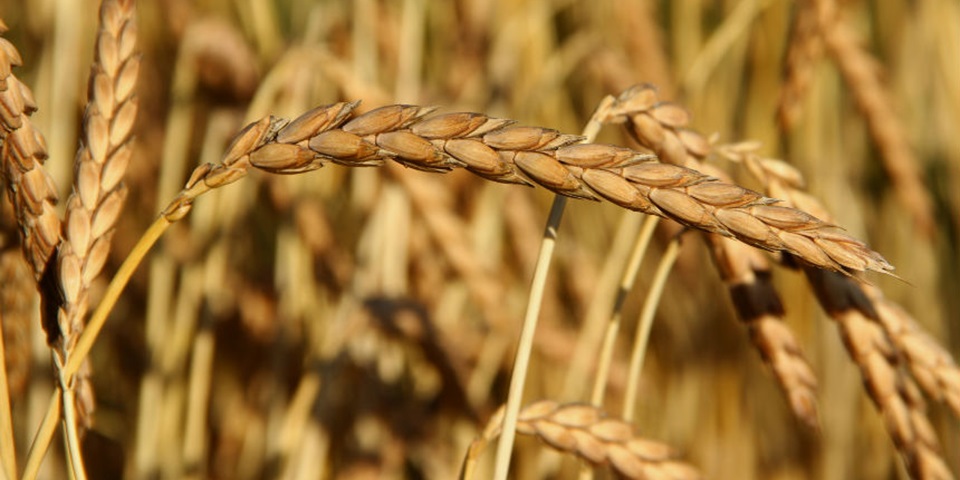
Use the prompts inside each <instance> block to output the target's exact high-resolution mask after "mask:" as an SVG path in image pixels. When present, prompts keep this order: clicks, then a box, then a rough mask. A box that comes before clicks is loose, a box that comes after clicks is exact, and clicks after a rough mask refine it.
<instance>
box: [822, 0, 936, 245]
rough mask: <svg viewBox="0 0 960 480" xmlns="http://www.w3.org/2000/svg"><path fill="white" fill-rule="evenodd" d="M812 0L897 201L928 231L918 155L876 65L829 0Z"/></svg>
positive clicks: (928, 207)
mask: <svg viewBox="0 0 960 480" xmlns="http://www.w3.org/2000/svg"><path fill="white" fill-rule="evenodd" d="M808 1H813V2H814V3H815V5H816V6H815V8H816V10H817V20H818V27H819V30H820V34H821V36H822V38H823V43H824V46H825V47H826V50H827V52H828V53H829V54H830V56H831V57H832V58H833V60H834V63H835V64H836V66H837V68H838V69H839V70H840V73H841V75H843V79H844V80H845V81H846V83H847V85H848V86H849V90H850V93H851V95H852V96H853V98H854V100H855V101H856V103H857V107H858V108H859V109H860V111H861V113H862V114H863V116H864V119H865V120H866V122H867V128H868V130H869V131H870V134H871V136H872V137H873V141H874V142H875V143H876V144H877V150H878V151H879V152H880V158H881V159H882V160H883V162H882V163H883V167H884V169H885V170H886V171H887V173H888V174H889V176H890V180H891V181H892V182H893V189H894V192H896V195H897V197H899V199H900V202H901V203H902V204H903V205H904V207H906V209H907V210H908V211H909V212H910V215H912V216H913V220H914V223H915V224H916V226H917V228H918V229H919V231H920V232H922V233H923V234H925V235H927V236H929V235H932V234H933V229H934V225H935V221H934V218H933V200H932V199H931V198H930V194H929V193H928V191H927V189H926V187H925V186H924V184H923V178H922V175H921V172H920V169H919V167H918V165H919V164H920V162H919V160H918V159H917V158H916V156H915V155H914V154H913V149H912V148H911V147H910V143H909V141H908V140H907V136H906V133H905V132H904V128H903V125H901V123H900V121H899V118H900V117H899V116H898V115H897V113H896V111H895V109H894V107H893V102H892V100H891V99H890V95H889V94H888V93H887V90H886V89H885V88H884V86H883V84H882V83H881V81H880V65H879V64H878V63H877V61H876V60H875V59H874V58H873V57H872V56H870V54H869V53H868V52H866V51H865V50H864V49H863V48H862V47H861V46H860V45H859V40H858V39H857V37H856V35H855V34H854V32H853V31H852V29H851V28H850V26H849V25H848V24H847V23H846V22H845V21H843V19H842V18H841V17H840V14H839V13H838V12H837V5H836V2H835V1H834V0H808Z"/></svg>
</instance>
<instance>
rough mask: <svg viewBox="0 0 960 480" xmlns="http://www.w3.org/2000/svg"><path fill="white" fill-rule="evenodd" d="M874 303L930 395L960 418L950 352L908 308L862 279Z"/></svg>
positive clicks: (957, 376)
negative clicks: (921, 324)
mask: <svg viewBox="0 0 960 480" xmlns="http://www.w3.org/2000/svg"><path fill="white" fill-rule="evenodd" d="M860 288H861V289H863V292H864V293H865V294H866V295H867V298H869V299H870V301H871V302H872V303H873V306H874V308H875V309H876V311H877V318H878V320H879V321H880V324H881V325H882V326H883V328H884V330H885V331H886V332H887V336H889V337H890V340H891V341H892V342H893V344H894V345H896V347H897V349H898V350H900V353H902V354H903V357H904V358H905V359H906V360H907V366H909V367H910V373H912V374H913V378H915V379H916V380H917V383H918V384H919V385H920V388H922V389H923V391H924V393H926V394H927V395H928V396H929V397H930V398H932V399H934V400H936V401H938V402H941V403H944V404H946V405H947V407H949V408H950V410H951V411H952V412H953V414H954V416H956V417H958V418H960V369H958V368H957V364H956V362H955V361H954V359H953V356H952V355H950V352H948V351H946V350H945V349H944V348H943V347H942V346H941V345H940V344H939V343H937V341H936V340H935V339H934V338H933V337H932V336H930V334H929V333H927V332H926V331H925V330H924V329H923V328H922V327H921V326H920V324H919V323H918V322H917V321H916V320H915V319H914V318H913V317H912V316H911V315H910V314H909V313H907V311H906V310H904V309H903V308H901V307H900V305H897V304H896V303H895V302H893V301H891V300H890V299H888V298H886V297H884V296H883V292H881V291H880V289H879V288H877V287H875V286H872V285H869V284H866V283H863V282H861V283H860Z"/></svg>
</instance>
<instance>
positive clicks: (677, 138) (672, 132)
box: [607, 85, 820, 430]
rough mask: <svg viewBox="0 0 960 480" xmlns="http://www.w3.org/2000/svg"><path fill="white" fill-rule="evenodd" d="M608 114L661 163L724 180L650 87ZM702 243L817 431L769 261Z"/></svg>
mask: <svg viewBox="0 0 960 480" xmlns="http://www.w3.org/2000/svg"><path fill="white" fill-rule="evenodd" d="M611 112H612V115H611V117H610V118H608V119H607V121H608V122H610V123H623V124H624V127H625V128H626V129H627V132H628V133H629V134H630V135H632V136H633V137H634V138H635V139H636V140H637V141H638V142H639V143H640V144H641V145H644V146H645V147H647V148H649V149H651V150H652V151H654V152H656V153H657V154H658V155H659V156H660V159H661V160H662V161H666V162H670V163H675V164H677V165H682V166H686V167H691V168H694V169H697V170H700V171H702V172H704V173H707V174H709V175H711V176H713V177H716V178H719V179H721V180H724V181H728V179H729V176H728V175H727V174H726V173H725V172H723V171H722V170H720V169H718V168H716V167H714V166H712V165H709V164H706V163H704V162H703V161H702V160H703V159H704V158H706V157H707V156H708V155H709V154H710V153H711V151H712V150H713V146H712V145H711V144H710V143H709V142H708V141H707V140H706V139H705V138H704V137H703V136H702V135H700V134H699V133H697V132H695V131H693V130H690V129H688V128H687V124H688V123H689V115H688V114H687V113H686V111H684V110H683V109H682V108H680V107H679V106H677V105H674V104H671V103H665V102H661V101H660V99H659V97H658V94H657V91H656V89H655V88H654V87H652V86H650V85H637V86H634V87H631V88H629V89H627V90H625V91H624V92H622V93H621V94H620V95H619V96H618V98H617V102H616V103H615V104H614V106H613V107H612V108H611ZM704 240H705V241H706V243H707V245H708V246H709V247H710V249H709V252H710V254H711V256H712V257H713V263H714V266H715V267H716V268H717V271H718V272H719V273H720V277H721V278H722V279H723V281H724V283H726V284H727V287H728V289H729V292H730V297H731V300H732V301H733V305H734V308H735V309H736V311H737V315H738V317H739V318H740V319H741V321H743V322H744V323H745V324H746V326H747V329H748V331H749V333H750V340H751V341H752V343H753V345H754V348H756V350H757V351H758V352H759V353H760V356H761V358H762V359H763V361H764V362H765V363H766V364H767V365H768V366H769V367H770V370H771V372H772V373H773V375H774V378H775V379H776V380H777V383H778V384H779V385H780V388H781V390H783V392H784V394H785V395H786V397H787V399H788V401H789V402H790V407H791V409H792V410H793V412H794V415H795V416H796V417H797V418H798V419H800V420H801V421H803V423H804V424H805V425H807V426H809V427H810V428H811V429H813V430H819V428H820V420H819V414H818V409H817V401H816V399H817V379H816V376H815V375H814V374H813V370H812V368H811V367H810V365H809V363H808V362H807V360H806V357H805V356H804V354H803V352H802V350H801V348H800V344H799V342H798V341H797V340H796V337H795V335H794V334H793V331H792V330H791V329H790V328H789V327H788V326H787V325H786V323H784V322H783V316H784V309H783V305H782V303H783V302H782V301H781V299H780V295H779V294H778V293H777V290H776V289H775V288H774V286H773V283H772V279H771V278H770V265H769V262H768V260H767V259H766V257H765V256H764V255H763V254H762V252H759V251H757V250H756V249H753V248H749V247H748V246H746V245H744V244H743V243H740V242H735V241H733V240H731V239H729V238H724V237H722V236H720V235H717V234H706V235H704Z"/></svg>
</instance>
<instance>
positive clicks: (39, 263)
mask: <svg viewBox="0 0 960 480" xmlns="http://www.w3.org/2000/svg"><path fill="white" fill-rule="evenodd" d="M6 31H7V27H6V25H4V24H2V22H0V34H2V33H4V32H6ZM22 63H23V60H22V59H21V58H20V53H19V52H18V51H17V49H16V47H14V46H13V44H12V43H10V42H9V41H8V40H7V39H5V38H2V37H0V141H2V142H3V146H2V148H3V150H2V162H3V165H2V171H3V177H4V180H5V181H4V184H5V185H6V187H7V188H6V190H7V195H8V196H9V198H10V203H12V204H13V208H14V213H15V214H16V216H17V222H18V223H19V224H20V235H21V242H22V247H23V253H24V256H26V258H27V261H28V262H29V263H30V267H31V268H32V269H33V273H34V277H35V278H36V279H38V280H39V279H40V278H41V277H42V276H43V275H44V273H45V272H46V270H47V265H48V262H49V260H50V257H51V256H52V255H53V251H54V249H55V248H56V247H57V244H59V243H60V218H59V217H58V216H57V213H56V205H57V188H56V185H54V183H53V179H52V178H51V177H50V175H49V174H48V173H47V171H46V170H45V169H44V168H43V162H44V161H45V160H46V159H47V150H46V140H44V138H43V135H42V134H41V133H40V132H39V131H38V130H37V129H35V128H34V126H33V123H32V122H31V121H30V118H29V115H31V114H32V113H33V112H35V111H36V110H37V105H36V103H35V102H34V100H33V93H32V92H31V91H30V89H29V88H28V87H27V86H26V85H24V84H23V83H20V80H19V79H17V77H16V76H15V75H14V74H13V71H12V69H13V67H18V66H20V65H21V64H22Z"/></svg>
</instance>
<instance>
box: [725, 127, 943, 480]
mask: <svg viewBox="0 0 960 480" xmlns="http://www.w3.org/2000/svg"><path fill="white" fill-rule="evenodd" d="M756 149H757V145H756V144H755V143H743V144H735V145H730V146H724V147H722V148H720V149H719V150H720V153H721V155H723V156H725V157H727V158H729V159H731V160H734V161H737V162H740V163H743V164H744V165H746V167H747V168H748V169H749V170H750V172H751V173H752V174H753V175H754V176H755V177H756V178H757V179H758V180H760V181H761V182H762V183H763V184H764V187H765V188H766V189H767V191H768V192H769V193H771V194H773V195H777V196H779V197H780V198H783V199H785V202H786V203H787V204H790V205H797V206H802V207H803V208H804V209H807V210H809V211H813V212H816V213H817V215H818V216H821V217H823V218H829V217H830V215H829V213H828V212H827V211H826V208H824V206H823V205H822V204H821V203H820V201H819V200H817V199H816V198H815V197H813V196H812V195H810V194H808V193H806V192H805V191H803V190H802V187H803V185H804V179H803V176H802V175H801V174H800V172H799V171H797V170H796V169H794V168H793V167H791V166H790V165H789V164H787V163H785V162H782V161H780V160H775V159H764V158H761V157H759V156H758V155H757V154H756ZM803 270H804V273H805V274H806V276H807V279H808V280H809V282H810V286H811V289H812V290H813V291H814V293H815V294H816V296H817V300H818V301H819V302H820V304H821V306H822V307H823V309H824V310H826V312H827V313H828V314H829V315H830V317H831V318H833V319H834V320H835V321H836V322H837V325H838V327H839V329H840V334H841V337H842V338H843V341H844V345H845V346H846V348H847V351H848V353H849V354H850V357H851V359H852V360H853V361H854V363H856V364H857V366H858V367H859V368H860V373H861V376H862V377H863V381H864V385H865V387H866V390H867V393H868V394H869V395H870V398H871V400H872V401H873V403H874V405H875V406H876V408H877V410H878V411H879V412H880V414H881V415H882V417H883V420H884V425H885V427H886V429H887V432H888V433H889V435H890V437H891V439H893V443H894V445H895V446H896V448H897V450H898V451H899V453H900V456H901V457H902V458H903V461H904V464H905V465H906V467H907V470H908V471H909V472H910V474H911V475H912V476H913V477H914V478H953V477H952V474H951V473H950V470H949V469H948V468H947V466H946V462H945V461H944V459H943V456H942V453H941V451H940V444H939V441H938V439H937V436H936V434H935V433H934V430H933V426H932V425H931V424H930V421H929V419H928V418H927V413H926V405H925V404H924V402H923V398H922V397H921V395H920V393H919V390H918V388H917V385H916V383H915V382H914V380H913V378H911V377H910V375H909V374H908V372H907V370H906V369H905V368H904V365H903V364H902V362H901V359H905V360H906V361H907V363H908V365H909V366H910V367H911V370H912V371H914V372H919V375H917V373H914V374H915V375H917V378H918V379H920V380H921V382H920V384H921V386H923V387H924V388H929V389H930V390H931V391H930V392H928V393H929V394H930V395H931V396H932V397H933V398H936V399H938V400H943V401H947V402H948V404H950V402H951V400H950V399H951V398H956V392H957V391H958V387H960V384H958V383H957V382H958V380H960V372H958V371H957V369H956V366H955V364H953V360H952V358H951V357H950V355H949V354H947V353H946V352H943V350H942V349H941V348H939V347H938V346H936V345H935V344H934V343H933V342H929V341H928V340H925V339H924V337H923V336H922V335H921V334H922V333H923V332H922V331H921V330H920V329H919V327H918V326H917V325H916V324H915V323H913V322H910V321H908V317H906V318H905V317H903V316H899V315H898V314H897V311H898V310H899V309H898V308H896V305H895V304H892V302H889V301H888V300H886V299H884V298H883V296H882V294H880V292H879V290H877V289H876V288H875V287H868V286H866V285H865V284H863V283H861V282H858V281H857V280H856V279H854V278H851V277H846V276H840V275H837V274H835V273H833V272H827V271H822V270H817V269H813V268H809V267H804V269H803ZM865 288H866V290H865ZM866 292H872V295H868V294H867V293H866ZM901 312H902V311H901ZM910 320H912V319H910ZM921 345H922V347H921V348H919V349H918V348H917V347H918V346H921ZM911 353H912V354H913V355H911ZM914 358H915V359H916V361H914V360H913V359H914ZM950 406H951V408H954V407H953V405H952V404H950Z"/></svg>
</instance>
